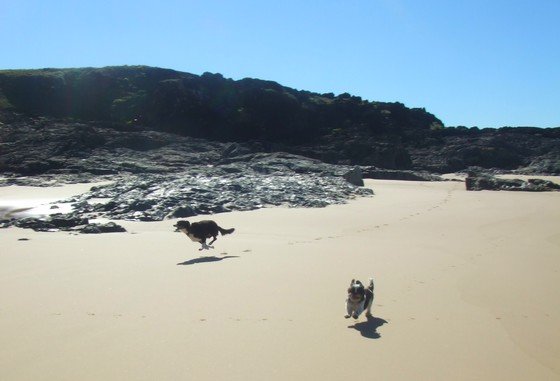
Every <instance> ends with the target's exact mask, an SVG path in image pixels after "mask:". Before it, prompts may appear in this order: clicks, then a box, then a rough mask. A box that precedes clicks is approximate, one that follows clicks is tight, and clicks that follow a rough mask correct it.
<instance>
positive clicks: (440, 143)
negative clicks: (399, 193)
mask: <svg viewBox="0 0 560 381" xmlns="http://www.w3.org/2000/svg"><path fill="white" fill-rule="evenodd" d="M0 110H4V111H6V110H11V111H16V112H20V113H23V114H25V115H28V116H34V117H40V118H39V119H37V120H36V128H45V129H47V130H53V129H58V128H59V127H60V124H61V122H60V120H59V122H53V121H52V118H53V117H54V118H59V119H60V118H65V119H68V118H71V119H72V120H73V121H75V122H80V123H81V124H82V126H81V128H79V129H76V130H75V131H72V132H71V133H70V134H65V137H66V139H65V141H66V143H65V144H52V145H51V147H50V148H51V150H49V152H50V153H52V152H55V153H57V155H60V153H61V152H62V151H67V152H68V153H70V152H72V153H73V155H74V156H75V157H77V156H79V154H80V153H81V152H84V151H85V152H88V151H90V150H95V149H97V148H99V147H105V148H114V149H117V148H129V149H133V150H138V151H142V150H144V151H146V152H149V151H152V150H157V149H158V148H161V147H162V146H165V145H167V144H169V142H170V141H169V140H167V141H166V140H165V139H163V140H161V135H151V134H150V133H149V131H160V132H170V133H173V134H179V135H183V136H191V137H198V138H205V139H210V140H217V141H223V142H226V141H234V142H237V143H248V144H249V143H250V144H249V145H247V144H230V145H228V146H227V147H224V151H223V156H224V157H227V156H229V155H230V154H233V155H234V156H239V155H242V154H246V153H250V152H255V151H261V152H274V151H284V152H290V153H294V154H299V155H303V156H307V157H312V158H315V159H319V160H321V161H323V162H328V163H333V164H343V165H362V166H364V165H365V166H374V167H377V168H383V169H392V170H416V171H417V170H424V171H428V172H435V173H444V172H456V171H460V170H464V169H466V168H468V167H470V166H481V167H484V168H499V169H505V170H517V171H520V172H532V173H535V172H538V173H549V174H558V173H560V148H559V147H560V128H556V129H539V128H501V129H478V128H470V129H469V128H465V127H457V128H443V124H442V123H441V121H440V120H439V119H437V118H436V117H435V116H434V115H432V114H430V113H429V112H426V110H424V109H420V108H414V109H409V108H407V107H405V106H404V105H403V104H401V103H398V102H397V103H386V102H370V101H365V100H362V99H361V98H360V97H356V96H351V95H350V94H340V95H338V96H334V95H333V94H317V93H311V92H308V91H298V90H294V89H291V88H288V87H285V86H282V85H280V84H278V83H276V82H272V81H262V80H256V79H249V78H246V79H243V80H239V81H234V80H231V79H226V78H223V77H222V76H221V75H219V74H210V73H205V74H203V75H202V76H197V75H193V74H188V73H181V72H177V71H174V70H167V69H158V68H151V67H143V66H134V67H131V66H124V67H107V68H100V69H93V68H84V69H64V70H62V69H60V70H59V69H44V70H5V71H0ZM92 121H95V123H92ZM2 123H4V125H10V124H11V122H10V121H8V122H6V121H2ZM75 124H76V125H77V124H78V123H75ZM102 126H106V127H107V126H111V127H112V128H113V129H118V130H119V131H120V132H122V133H123V134H122V135H121V136H120V137H119V138H118V139H113V140H112V141H111V142H107V141H106V140H105V139H106V136H105V135H100V134H99V133H98V132H99V130H98V128H100V127H102ZM136 132H142V134H131V133H136ZM50 133H53V132H52V131H50ZM172 141H173V138H171V142H172ZM43 158H45V159H46V160H42V159H43ZM49 158H50V156H46V155H42V156H40V157H39V158H37V159H31V158H28V159H27V160H25V161H24V162H21V163H20V164H19V165H17V170H18V171H19V172H20V173H29V174H34V173H42V172H45V171H46V170H47V169H48V168H52V167H54V166H58V168H59V169H61V170H62V169H64V168H68V170H69V171H72V170H75V169H74V168H73V166H72V165H69V163H67V162H64V161H60V160H54V159H53V160H51V159H49ZM83 158H87V155H84V157H83ZM9 164H10V166H12V167H13V166H15V165H16V162H14V161H11V162H10V163H9ZM126 165H127V164H125V163H123V166H126ZM128 165H129V166H132V167H133V166H134V165H135V164H134V163H128ZM94 168H95V166H92V168H91V171H93V170H94ZM144 169H147V170H149V169H151V170H153V171H155V172H157V171H158V170H159V168H158V167H157V166H154V167H147V168H144ZM96 172H97V174H111V173H112V172H111V170H110V169H107V168H105V167H103V166H98V167H97V169H96Z"/></svg>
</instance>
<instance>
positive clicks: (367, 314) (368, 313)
mask: <svg viewBox="0 0 560 381" xmlns="http://www.w3.org/2000/svg"><path fill="white" fill-rule="evenodd" d="M372 304H373V301H370V302H369V304H368V306H367V311H366V316H370V317H371V316H372V315H371V305H372Z"/></svg>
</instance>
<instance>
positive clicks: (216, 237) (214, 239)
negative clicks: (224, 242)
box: [208, 235, 218, 245]
mask: <svg viewBox="0 0 560 381" xmlns="http://www.w3.org/2000/svg"><path fill="white" fill-rule="evenodd" d="M217 239H218V236H217V235H215V236H214V237H212V241H210V242H208V245H211V244H213V243H214V241H216V240H217Z"/></svg>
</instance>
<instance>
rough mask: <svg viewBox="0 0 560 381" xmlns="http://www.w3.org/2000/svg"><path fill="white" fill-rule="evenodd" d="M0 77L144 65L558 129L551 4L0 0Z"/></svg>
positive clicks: (558, 35)
mask: <svg viewBox="0 0 560 381" xmlns="http://www.w3.org/2000/svg"><path fill="white" fill-rule="evenodd" d="M0 46H1V49H2V50H1V52H2V53H1V54H0V69H21V68H45V67H55V68H62V67H85V66H89V67H102V66H109V65H149V66H157V67H164V68H171V69H175V70H179V71H185V72H189V73H193V74H202V73H203V72H205V71H209V72H213V73H222V74H223V75H224V76H225V77H227V78H233V79H241V78H245V77H252V78H259V79H267V80H273V81H276V82H278V83H280V84H282V85H285V86H289V87H293V88H296V89H300V90H310V91H315V92H320V93H326V92H333V93H335V94H340V93H343V92H349V93H351V94H353V95H357V96H361V97H362V98H364V99H368V100H372V101H384V102H394V101H398V102H402V103H404V104H405V105H406V106H408V107H425V108H426V109H427V110H428V111H429V112H431V113H433V114H435V115H436V116H437V117H439V118H440V119H441V120H442V121H443V122H444V124H445V125H446V126H456V125H465V126H479V127H501V126H508V125H509V126H521V125H526V126H537V127H557V126H560V0H466V1H454V0H364V1H361V0H340V1H334V0H322V1H319V0H284V1H266V0H261V1H258V0H254V1H249V0H235V1H217V0H201V1H188V0H187V1H165V0H160V1H150V2H148V1H142V0H139V1H129V0H121V1H117V0H115V1H103V0H97V1H87V2H85V1H79V0H72V1H57V0H52V1H49V0H0Z"/></svg>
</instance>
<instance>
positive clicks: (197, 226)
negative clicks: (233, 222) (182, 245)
mask: <svg viewBox="0 0 560 381" xmlns="http://www.w3.org/2000/svg"><path fill="white" fill-rule="evenodd" d="M174 226H175V227H176V228H177V230H179V231H182V232H183V233H185V234H186V235H187V236H188V237H189V238H190V239H191V240H192V241H194V242H200V243H201V244H202V247H201V248H200V249H198V250H203V249H209V248H211V247H212V246H209V245H211V244H212V243H214V241H215V240H217V239H218V233H220V234H221V235H226V234H231V233H233V231H234V230H235V229H234V228H231V229H222V228H221V227H219V226H218V224H217V223H216V222H214V221H212V220H204V221H200V222H193V223H192V224H191V223H190V222H189V221H186V220H181V221H177V223H176V224H175V225H174ZM207 238H212V241H210V243H209V244H206V239H207Z"/></svg>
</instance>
